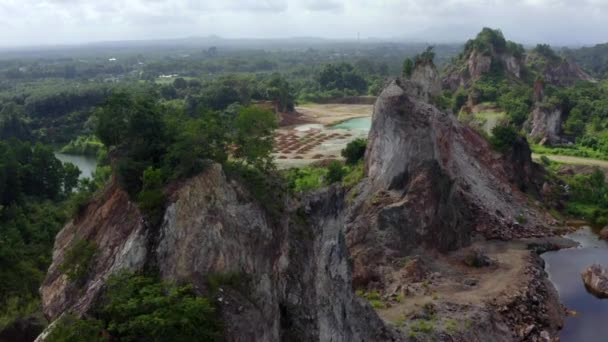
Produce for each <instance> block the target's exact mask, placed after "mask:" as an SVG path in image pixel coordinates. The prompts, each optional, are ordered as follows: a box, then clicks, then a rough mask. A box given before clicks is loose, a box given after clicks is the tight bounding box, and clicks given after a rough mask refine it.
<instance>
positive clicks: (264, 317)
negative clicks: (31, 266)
mask: <svg viewBox="0 0 608 342" xmlns="http://www.w3.org/2000/svg"><path fill="white" fill-rule="evenodd" d="M172 198H173V199H172V203H171V204H170V205H169V207H168V208H167V210H166V213H165V216H164V221H163V224H162V226H161V228H160V232H157V233H151V232H149V231H148V230H147V228H146V227H145V225H143V224H142V222H143V218H142V217H141V215H140V214H139V212H138V211H137V209H136V208H135V206H134V205H133V204H131V203H130V202H129V201H128V197H127V195H126V194H125V193H124V192H122V191H121V190H119V189H118V188H116V187H111V188H110V189H108V191H107V195H106V196H103V198H101V199H99V201H98V202H96V203H93V204H91V205H90V206H89V208H88V209H87V213H85V215H84V216H83V217H84V220H83V221H78V220H77V221H75V222H72V223H70V224H69V225H68V226H66V227H65V228H64V230H63V231H62V232H61V233H60V235H59V236H58V238H57V244H56V250H55V254H54V261H53V265H52V266H51V269H50V271H49V275H48V277H47V280H46V281H45V283H44V284H43V286H42V288H41V291H42V294H43V304H44V309H45V313H46V315H47V317H48V318H49V319H50V320H54V319H57V318H58V317H59V316H60V315H61V314H63V313H64V312H73V313H76V314H85V313H86V312H88V311H89V310H90V309H91V308H92V307H93V305H94V302H95V299H96V298H97V297H98V295H99V294H100V292H101V290H102V289H103V286H104V283H105V280H106V279H107V278H108V277H109V276H110V275H111V274H113V273H115V272H118V271H120V270H122V269H126V270H131V271H138V270H142V269H143V268H144V266H146V265H157V267H158V269H159V274H160V276H161V278H162V279H165V280H171V281H177V282H189V283H193V284H194V286H195V289H196V290H197V291H200V293H201V294H205V293H206V288H207V286H208V285H207V284H208V283H207V279H208V278H209V277H210V276H218V277H221V275H236V276H238V278H239V281H240V282H241V283H242V284H241V285H242V286H240V287H239V289H234V288H232V287H230V286H223V287H221V290H220V295H219V296H218V297H217V298H214V299H215V300H216V301H217V303H218V305H219V307H220V312H221V315H222V319H223V322H224V324H225V334H226V335H225V337H226V340H227V341H345V342H346V341H391V340H398V339H397V337H395V335H394V334H393V332H392V331H391V330H390V329H389V328H387V327H385V325H384V323H383V322H382V320H380V318H378V316H377V314H376V313H375V312H374V311H373V310H372V309H371V308H370V307H369V306H367V305H366V304H364V303H363V302H360V299H359V298H357V297H356V296H355V294H354V292H353V290H352V287H351V282H352V281H351V279H352V276H351V268H350V266H349V252H348V250H347V246H346V244H345V238H344V233H343V226H344V225H343V216H342V214H341V213H342V210H343V203H344V201H343V199H342V198H343V193H342V192H341V191H340V190H338V189H328V190H327V191H326V192H321V193H318V194H315V195H313V196H311V198H309V199H308V200H306V201H305V203H304V204H303V205H302V207H301V209H300V211H299V212H300V213H299V214H298V213H297V212H296V211H295V210H297V207H294V208H292V209H293V210H294V211H288V212H286V213H285V215H284V216H282V217H280V218H275V219H272V220H271V219H270V218H269V217H268V215H267V214H266V213H265V211H264V209H263V208H262V207H261V206H260V205H259V204H258V203H257V202H256V201H255V200H253V199H252V198H251V197H250V196H249V194H248V192H247V190H246V189H245V188H243V187H242V186H240V185H239V184H238V183H236V182H231V181H229V180H228V179H227V178H226V177H225V175H224V173H223V171H222V169H221V167H220V166H219V165H213V166H212V167H210V168H209V169H208V170H207V171H206V172H204V173H203V174H201V175H199V176H197V177H194V178H192V179H190V180H189V181H187V182H186V183H185V184H184V185H182V186H181V187H180V188H179V189H178V190H177V191H176V192H175V193H174V194H173V195H172ZM76 236H79V237H82V238H86V239H88V240H90V241H93V242H94V243H95V244H96V245H97V246H99V248H100V250H99V252H98V254H97V255H96V256H95V258H94V260H93V262H92V265H91V269H92V272H90V273H89V275H88V276H87V279H86V280H85V281H84V285H83V286H82V287H81V289H77V288H75V287H74V286H73V285H72V283H71V282H69V281H68V280H67V279H66V276H65V275H63V274H61V272H59V265H61V263H62V260H63V256H64V255H65V253H66V251H68V250H69V249H70V246H71V245H72V244H73V242H74V241H75V239H76ZM147 236H150V238H149V239H148V238H147ZM41 340H43V338H41Z"/></svg>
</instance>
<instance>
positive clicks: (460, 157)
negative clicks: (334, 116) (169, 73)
mask: <svg viewBox="0 0 608 342" xmlns="http://www.w3.org/2000/svg"><path fill="white" fill-rule="evenodd" d="M520 145H521V146H520ZM431 165H434V166H431ZM429 167H430V168H431V169H429ZM366 170H367V176H368V181H369V182H370V184H371V186H372V188H373V189H376V190H389V191H390V190H399V191H407V190H408V189H409V187H410V186H411V182H412V181H413V180H414V179H416V177H417V176H419V175H420V174H421V172H422V173H425V172H426V173H427V175H428V176H429V177H435V178H437V177H440V178H441V179H432V180H431V183H437V184H439V183H441V182H443V181H448V182H451V184H452V185H451V186H450V187H449V189H447V190H446V189H443V190H446V191H450V192H451V193H452V194H457V193H459V194H461V195H462V196H464V197H465V198H467V201H469V202H470V203H473V204H474V206H478V207H481V208H485V210H483V211H485V212H487V213H496V212H500V213H501V215H502V216H504V217H509V216H510V217H515V216H516V215H517V212H518V211H521V210H522V207H523V205H522V203H519V202H518V201H513V198H512V197H513V196H516V197H519V196H522V195H523V194H522V193H521V192H520V189H529V190H532V189H533V188H535V187H536V185H535V184H533V183H534V178H535V176H534V172H535V170H536V167H535V166H534V164H533V163H532V161H531V153H530V149H529V148H528V147H527V144H526V143H525V141H523V139H522V141H521V142H518V144H517V146H514V148H513V150H512V152H511V154H508V155H505V156H503V155H501V154H499V153H496V152H495V151H494V150H493V149H492V147H491V146H490V144H489V143H488V141H487V140H486V139H485V138H483V137H482V136H480V135H479V134H478V133H477V132H475V131H474V130H473V129H471V128H470V127H467V126H465V125H463V124H461V123H460V122H458V120H457V119H456V118H455V117H454V116H453V115H450V114H449V113H446V112H443V111H441V110H439V109H437V108H436V107H435V106H433V105H431V104H429V103H427V102H426V101H425V99H424V93H423V91H422V90H421V86H420V85H419V84H417V83H414V82H411V81H403V80H394V81H392V82H391V83H390V84H389V85H388V86H387V87H386V88H385V89H384V91H383V92H382V93H381V94H380V96H379V97H378V100H377V102H376V105H375V108H374V114H373V123H372V127H371V130H370V133H369V139H368V149H367V152H366ZM429 170H435V171H433V172H431V173H428V172H430V171H429ZM524 202H525V201H524ZM491 216H493V214H491ZM532 221H534V220H533V219H531V220H530V221H529V222H532ZM537 222H538V221H537ZM537 222H536V223H537Z"/></svg>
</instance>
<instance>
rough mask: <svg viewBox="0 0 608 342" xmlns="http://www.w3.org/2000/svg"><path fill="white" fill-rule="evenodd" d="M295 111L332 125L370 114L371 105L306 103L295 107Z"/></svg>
mask: <svg viewBox="0 0 608 342" xmlns="http://www.w3.org/2000/svg"><path fill="white" fill-rule="evenodd" d="M296 111H297V112H298V113H300V114H302V116H304V117H305V118H307V119H309V120H311V121H312V122H315V123H319V124H323V125H334V124H337V123H339V122H342V121H345V120H348V119H353V118H360V117H366V116H371V115H372V112H373V111H374V106H373V105H360V104H307V105H302V106H298V107H296Z"/></svg>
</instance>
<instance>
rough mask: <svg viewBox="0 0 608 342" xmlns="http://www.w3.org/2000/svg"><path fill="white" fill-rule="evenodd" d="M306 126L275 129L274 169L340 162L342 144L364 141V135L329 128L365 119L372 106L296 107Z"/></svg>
mask: <svg viewBox="0 0 608 342" xmlns="http://www.w3.org/2000/svg"><path fill="white" fill-rule="evenodd" d="M296 110H297V111H298V112H299V113H301V114H302V118H303V119H304V120H305V121H308V123H305V124H300V125H295V126H290V127H284V128H280V129H278V130H277V134H276V137H275V153H274V157H275V160H276V164H277V167H278V168H279V169H287V168H291V167H302V166H306V165H309V164H312V163H314V162H317V161H320V160H326V159H341V158H342V157H341V156H340V152H341V151H342V149H344V147H345V146H346V144H348V143H349V142H351V141H353V140H354V139H357V138H366V137H367V134H368V132H367V131H364V130H357V129H352V130H351V129H332V128H330V127H329V126H331V125H334V124H337V123H340V122H343V121H345V120H349V119H353V118H360V117H369V116H371V115H372V111H373V106H372V105H348V104H311V105H305V106H301V107H297V108H296Z"/></svg>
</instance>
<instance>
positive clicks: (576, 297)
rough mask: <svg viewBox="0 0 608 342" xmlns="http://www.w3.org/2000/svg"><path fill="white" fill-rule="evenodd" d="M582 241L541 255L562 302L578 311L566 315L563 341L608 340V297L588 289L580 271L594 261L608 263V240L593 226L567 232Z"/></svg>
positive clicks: (590, 341)
mask: <svg viewBox="0 0 608 342" xmlns="http://www.w3.org/2000/svg"><path fill="white" fill-rule="evenodd" d="M566 237H567V238H569V239H572V240H575V241H577V242H579V243H580V244H581V246H580V247H578V248H571V249H564V250H561V251H556V252H548V253H545V254H543V255H542V257H543V259H544V260H545V263H546V264H545V269H546V271H547V273H548V274H549V278H550V279H551V281H552V282H553V284H554V285H555V287H556V288H557V291H558V292H559V296H560V300H561V302H562V303H563V304H564V305H565V306H566V307H567V308H568V309H570V310H574V311H576V312H577V315H576V316H575V317H568V318H566V322H565V323H566V324H565V326H564V329H563V330H562V331H561V335H560V338H561V341H562V342H579V341H581V342H582V341H584V342H606V341H608V300H606V299H598V298H597V297H595V296H593V295H592V294H590V293H588V292H587V290H586V289H585V285H584V284H583V281H582V279H581V272H583V270H584V269H585V268H587V267H588V266H590V265H591V264H593V263H598V264H600V265H602V266H604V267H608V243H607V242H605V241H601V240H599V239H598V237H597V234H596V232H595V231H594V230H592V229H591V228H590V227H583V228H581V229H580V230H578V231H577V232H575V233H572V234H570V235H567V236H566Z"/></svg>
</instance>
